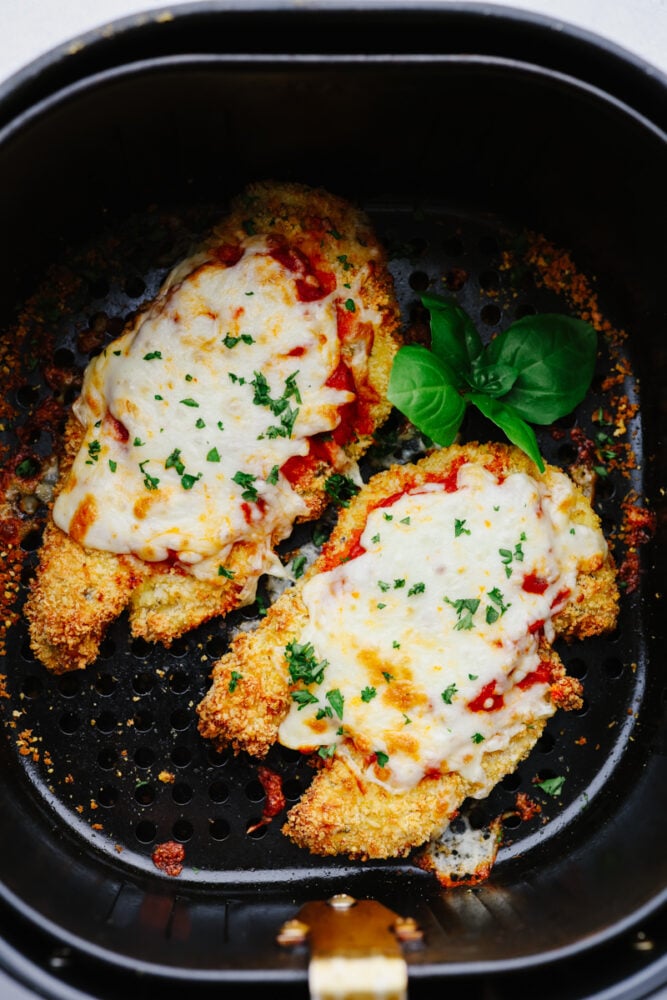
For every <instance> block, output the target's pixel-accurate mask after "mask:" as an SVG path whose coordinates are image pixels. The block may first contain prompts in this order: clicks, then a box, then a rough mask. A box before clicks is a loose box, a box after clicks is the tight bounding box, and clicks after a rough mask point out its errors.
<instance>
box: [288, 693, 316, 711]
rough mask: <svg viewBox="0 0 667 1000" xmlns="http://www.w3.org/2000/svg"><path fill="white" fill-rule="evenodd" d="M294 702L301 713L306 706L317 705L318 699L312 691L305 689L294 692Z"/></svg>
mask: <svg viewBox="0 0 667 1000" xmlns="http://www.w3.org/2000/svg"><path fill="white" fill-rule="evenodd" d="M292 701H295V702H296V704H297V705H298V706H299V708H298V711H299V712H300V711H301V709H302V708H305V707H306V705H314V704H317V698H316V697H315V695H314V694H311V692H310V691H306V689H305V688H300V689H299V690H298V691H292Z"/></svg>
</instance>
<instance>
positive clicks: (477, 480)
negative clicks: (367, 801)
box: [279, 464, 606, 797]
mask: <svg viewBox="0 0 667 1000" xmlns="http://www.w3.org/2000/svg"><path fill="white" fill-rule="evenodd" d="M573 501H574V492H573V486H572V484H571V482H570V481H569V479H568V478H567V477H566V476H565V475H563V474H560V473H559V474H555V475H554V476H553V478H552V481H551V486H550V487H547V486H546V485H545V484H544V483H542V482H537V481H536V480H534V479H532V478H531V477H529V476H527V475H525V474H523V473H516V474H512V475H509V476H508V477H507V478H506V479H505V480H503V481H502V482H498V481H497V479H496V478H495V477H494V476H493V475H492V474H491V473H490V472H488V471H486V470H485V469H483V468H481V467H479V466H477V465H474V464H468V465H464V466H463V467H462V468H461V469H460V470H459V475H458V488H457V489H456V490H455V491H454V492H451V493H448V492H446V491H445V489H444V486H442V485H440V484H435V483H434V484H428V485H426V486H422V487H420V488H418V489H416V490H414V491H412V492H409V493H405V494H403V495H402V496H401V497H400V498H398V499H397V500H396V501H395V502H394V503H393V504H392V505H391V506H390V507H384V508H377V509H375V510H372V511H371V512H370V514H369V516H368V520H367V523H366V526H365V528H364V531H363V533H362V535H361V539H360V541H361V545H362V546H363V548H364V549H365V550H366V551H365V552H364V553H363V554H361V555H359V556H357V557H356V558H354V559H351V560H350V561H348V562H343V563H342V564H341V565H339V566H336V567H335V568H333V569H332V570H330V571H327V572H325V573H322V574H319V575H317V576H314V577H313V578H312V579H310V580H309V581H308V582H307V583H306V584H305V586H304V588H303V592H302V597H303V601H304V604H305V605H306V607H307V609H308V624H307V626H306V627H305V629H304V631H303V633H302V634H301V635H300V637H299V642H300V643H303V644H305V643H310V644H312V647H313V649H314V651H315V655H316V658H317V660H318V661H322V660H326V661H327V666H326V669H325V672H324V679H323V681H322V683H321V685H312V684H311V685H310V687H309V690H310V691H311V693H312V694H313V695H314V696H315V697H316V699H317V701H316V702H315V703H313V704H308V705H306V706H301V707H299V706H298V704H297V703H294V704H293V705H292V707H291V708H290V711H289V713H288V715H287V717H286V719H285V720H284V722H283V723H282V725H281V727H280V732H279V740H280V742H281V743H283V744H284V745H285V746H288V747H293V748H300V749H304V750H305V749H310V748H313V747H317V746H328V747H330V746H332V745H336V752H337V753H338V754H342V755H344V756H346V757H347V759H348V760H349V762H350V764H351V766H352V767H355V768H356V765H355V764H354V763H353V762H352V760H351V758H350V757H349V755H348V754H347V746H348V743H347V741H346V740H347V739H349V740H350V741H351V742H352V743H353V744H354V746H355V747H356V749H357V751H359V752H361V754H362V755H366V756H367V757H368V758H369V761H370V762H369V764H368V767H367V768H366V770H365V771H364V773H363V776H364V777H365V778H366V779H368V780H371V781H378V782H379V783H381V784H383V785H385V786H386V787H388V788H389V789H393V790H403V789H407V788H410V787H412V786H414V785H415V784H416V783H417V782H418V781H419V780H420V779H421V778H422V777H423V776H424V774H426V773H428V772H429V771H431V770H434V771H435V772H436V773H445V772H448V771H457V772H459V773H461V774H462V775H463V776H464V777H465V778H466V779H468V780H469V781H471V782H473V783H476V784H477V792H476V794H477V795H478V796H479V797H482V796H483V795H485V794H487V793H488V791H489V790H490V786H489V784H488V782H487V779H486V777H485V775H484V772H483V770H482V767H481V761H482V758H483V755H484V754H486V753H489V752H491V751H495V750H500V749H503V748H505V747H507V745H508V743H509V741H510V739H511V737H512V736H513V735H514V734H516V733H518V732H520V731H521V730H523V729H524V727H525V726H526V725H530V723H531V722H532V721H534V720H536V719H540V718H544V717H548V716H550V715H552V714H553V712H554V710H555V709H554V706H553V704H552V702H551V701H550V700H549V699H548V697H547V693H548V684H547V683H546V682H540V683H534V684H530V685H527V686H525V687H524V688H523V689H521V688H519V687H517V684H518V682H519V681H521V680H522V679H523V678H525V677H526V676H527V675H528V674H530V673H532V672H533V671H535V670H536V669H537V667H538V666H539V663H540V657H539V654H538V642H539V638H538V634H537V633H538V631H539V629H540V628H541V627H542V626H541V625H540V624H539V623H542V622H543V623H544V631H545V633H546V635H547V638H549V637H552V636H553V626H552V624H551V618H552V616H553V614H554V611H555V610H557V609H558V607H559V606H562V603H563V601H564V600H565V596H564V594H565V592H566V591H573V590H574V588H575V584H576V576H577V566H578V564H579V563H580V562H581V561H582V560H584V559H587V558H589V557H595V556H596V555H598V554H600V555H604V554H605V553H606V543H605V540H604V537H603V536H602V534H601V532H600V531H598V530H596V529H593V528H590V527H587V526H583V525H580V524H574V523H573V522H572V521H571V520H570V511H571V509H572V505H573ZM529 574H536V575H537V576H539V577H540V579H541V580H543V581H545V583H546V588H545V590H544V592H543V593H542V594H536V593H530V592H528V591H527V590H526V589H524V587H523V586H522V585H523V583H524V580H525V578H526V576H527V575H529ZM494 598H495V599H494ZM461 601H472V602H473V604H472V605H468V606H463V605H461V604H457V602H461ZM475 601H478V602H479V604H478V605H477V606H475V605H474V602H475ZM473 607H474V608H475V610H474V612H473V611H472V610H471V609H472V608H473ZM468 626H469V627H468ZM531 626H536V628H535V629H534V634H533V633H531V631H530V627H531ZM493 682H495V688H493V687H492V688H491V690H492V691H493V692H494V694H495V695H502V699H503V701H502V706H501V707H498V702H497V701H496V706H495V709H494V701H493V699H492V698H489V699H488V700H487V701H486V702H485V710H481V711H474V710H472V709H471V708H470V707H469V703H470V702H474V701H475V699H478V698H479V696H480V693H481V692H482V691H483V689H484V688H486V687H487V685H489V684H493ZM330 691H338V692H340V695H342V697H343V699H344V702H343V705H344V708H343V714H342V719H341V718H340V717H339V716H338V714H337V712H336V711H335V710H334V709H335V706H336V705H337V704H338V705H340V700H339V699H338V698H337V697H336V696H334V699H333V701H332V700H331V699H327V697H326V696H327V693H328V692H330ZM362 692H366V693H365V698H366V699H370V700H365V698H364V696H362ZM372 692H374V695H373V696H372V697H370V695H371V693H372ZM332 705H333V709H332ZM318 715H319V716H320V718H318ZM378 752H379V753H380V761H384V758H383V757H382V755H384V754H386V758H387V759H386V763H385V766H379V767H378V763H377V762H376V761H375V760H374V759H373V755H375V754H377V753H378Z"/></svg>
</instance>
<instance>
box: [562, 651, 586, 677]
mask: <svg viewBox="0 0 667 1000" xmlns="http://www.w3.org/2000/svg"><path fill="white" fill-rule="evenodd" d="M567 672H568V674H569V675H570V676H571V677H576V678H578V679H579V680H582V678H584V677H585V676H586V673H587V672H588V664H587V663H586V661H585V660H582V659H581V658H580V657H578V656H575V657H573V659H571V660H569V661H568V664H567Z"/></svg>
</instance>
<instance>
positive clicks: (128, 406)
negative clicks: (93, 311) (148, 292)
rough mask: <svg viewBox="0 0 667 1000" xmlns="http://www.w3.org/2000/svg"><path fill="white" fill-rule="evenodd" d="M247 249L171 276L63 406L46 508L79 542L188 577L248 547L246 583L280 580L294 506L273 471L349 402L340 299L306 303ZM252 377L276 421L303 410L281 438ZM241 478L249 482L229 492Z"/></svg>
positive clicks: (301, 508) (208, 572) (274, 264)
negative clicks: (56, 470) (76, 428)
mask: <svg viewBox="0 0 667 1000" xmlns="http://www.w3.org/2000/svg"><path fill="white" fill-rule="evenodd" d="M242 246H243V249H244V253H243V256H242V257H241V259H240V260H239V261H238V262H237V263H236V264H234V265H233V266H231V267H226V266H224V265H222V264H219V263H214V262H211V261H208V260H204V259H202V258H201V256H199V257H195V258H192V259H191V261H190V268H189V270H188V268H187V267H185V266H184V265H179V267H178V268H177V269H176V270H175V271H174V272H173V273H172V275H171V276H170V277H169V278H168V279H167V282H166V283H165V286H164V288H163V291H162V294H161V295H160V297H159V298H158V299H157V301H156V302H155V303H154V304H153V305H152V306H151V308H150V309H149V310H148V312H147V313H146V314H144V315H143V317H141V319H140V322H139V323H138V324H137V325H136V326H135V327H134V328H132V329H130V330H128V331H127V332H126V333H124V334H123V335H122V336H121V337H120V338H118V339H117V340H116V341H115V342H114V343H113V344H111V345H110V346H109V347H107V348H106V350H105V351H104V352H103V354H101V355H99V356H98V357H97V358H95V359H94V360H93V361H92V362H91V364H90V365H89V366H88V368H87V370H86V373H85V378H84V383H83V389H82V393H81V396H80V398H79V399H78V400H77V402H76V403H75V406H74V409H75V413H76V415H77V417H78V419H79V420H80V421H81V423H82V424H83V425H84V426H85V428H86V433H85V439H84V442H83V445H82V447H81V449H80V451H79V453H78V455H77V457H76V459H75V461H74V465H73V469H72V473H71V475H70V477H69V479H68V481H67V483H66V485H65V487H64V489H63V490H62V492H61V493H60V495H59V496H58V499H57V501H56V504H55V507H54V513H53V516H54V520H55V522H56V524H57V525H58V526H59V527H60V528H62V529H63V530H64V531H66V532H68V533H70V534H72V536H73V537H75V538H76V540H77V541H79V542H81V543H82V544H85V545H87V546H89V547H91V548H97V549H104V550H107V551H110V552H116V553H134V554H135V555H137V556H139V557H140V558H141V559H144V560H147V561H156V560H164V559H167V558H168V557H170V555H173V554H174V553H175V554H176V555H177V557H178V559H179V560H180V562H181V564H184V565H185V567H186V568H188V569H189V571H190V572H192V573H193V574H194V575H195V576H197V577H199V578H201V579H210V580H215V579H218V580H223V579H224V575H223V576H220V575H219V567H220V566H224V562H225V559H226V558H227V557H228V555H229V552H230V550H231V548H232V546H233V545H234V544H235V543H236V542H239V541H243V542H245V543H246V544H247V550H248V558H249V561H250V566H249V572H250V575H251V577H252V576H254V577H255V578H257V577H258V576H259V575H260V574H261V573H263V572H272V573H276V574H282V573H284V570H283V567H282V564H281V563H280V561H279V560H278V558H277V557H276V556H275V555H274V554H273V551H272V546H273V545H274V544H275V543H276V542H277V541H279V540H280V539H282V538H284V537H286V536H287V534H288V533H289V531H290V530H291V527H292V525H293V522H294V520H295V518H296V517H297V516H299V515H301V514H303V513H304V512H305V505H304V503H303V501H302V500H301V498H300V497H299V496H298V494H297V493H296V492H295V491H294V490H293V489H292V487H291V485H290V483H289V482H288V481H287V479H286V478H285V477H284V476H283V475H281V474H279V470H280V469H281V468H282V466H283V465H284V463H285V462H286V461H287V460H288V459H289V458H291V457H292V456H295V455H305V454H307V452H308V438H309V437H310V436H311V435H314V434H318V433H321V432H328V431H331V430H332V429H333V428H334V427H335V426H336V425H337V424H338V422H339V420H340V415H339V410H338V407H339V406H340V405H341V404H343V403H346V402H348V401H350V399H351V398H353V397H352V395H351V393H349V392H347V391H343V390H339V389H335V388H331V387H329V386H327V385H326V384H325V383H326V381H327V379H328V377H329V376H330V375H331V373H332V371H333V370H334V369H335V368H336V365H337V364H338V361H339V357H340V343H339V339H338V332H337V322H336V302H337V300H340V294H341V293H340V292H338V293H337V292H336V290H334V291H333V292H331V293H330V294H328V295H326V296H325V297H323V298H321V299H319V300H317V301H314V302H302V301H300V300H299V299H298V297H297V294H296V290H295V282H294V277H295V275H294V274H291V273H290V272H289V271H288V270H286V268H285V267H284V266H283V265H282V264H281V263H279V262H278V261H277V260H275V259H274V258H273V257H271V256H270V255H269V253H268V251H269V247H268V245H267V243H266V241H265V240H264V239H263V238H261V237H251V238H248V239H246V240H245V242H244V243H243V244H242ZM358 281H359V278H357V283H355V286H354V287H353V288H352V289H344V290H343V291H344V292H345V298H346V299H347V298H349V297H350V296H351V297H353V298H354V296H355V291H358ZM356 305H357V311H358V312H359V313H360V314H361V316H362V317H364V318H366V319H368V318H371V317H369V316H366V315H365V310H364V309H363V307H362V304H361V303H360V301H359V298H358V297H357V298H356ZM258 373H259V375H260V378H259V380H258ZM262 379H264V380H265V384H266V386H267V387H268V390H267V391H268V395H269V397H270V399H271V400H273V401H276V400H280V399H285V401H286V403H287V407H288V408H286V409H285V410H284V411H283V413H284V414H286V415H289V412H290V409H291V410H292V411H294V410H298V413H297V415H296V418H295V420H294V423H293V426H292V427H291V428H290V430H291V433H287V434H284V435H283V434H282V433H276V429H278V430H280V429H281V428H282V429H283V430H284V428H285V425H284V424H283V423H281V414H280V413H276V412H275V411H274V410H272V408H271V406H270V405H267V404H266V403H262V402H261V401H258V400H257V398H256V390H257V389H258V381H260V382H261V380H262ZM253 382H254V383H255V384H254V385H253V384H252V383H253ZM260 395H261V394H260ZM264 398H265V399H266V394H264ZM109 415H111V417H112V418H115V420H114V419H110V417H109ZM115 421H119V422H120V424H122V425H123V427H124V428H125V429H126V431H127V439H126V440H122V437H123V434H122V433H119V425H118V424H117V423H116V422H115ZM272 428H273V429H272ZM120 431H121V432H122V428H120ZM238 473H241V474H242V477H250V478H249V479H248V478H245V479H244V480H243V481H242V482H235V481H234V479H235V476H236V477H237V478H238V476H237V474H238ZM248 487H250V493H249V495H248ZM253 491H256V494H257V497H258V501H259V502H255V501H254V500H253V496H254V493H253ZM244 493H246V496H245V497H244V496H243V494H244Z"/></svg>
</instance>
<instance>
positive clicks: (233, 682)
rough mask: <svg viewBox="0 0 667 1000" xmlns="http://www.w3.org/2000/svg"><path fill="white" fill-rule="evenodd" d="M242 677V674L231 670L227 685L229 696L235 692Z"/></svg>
mask: <svg viewBox="0 0 667 1000" xmlns="http://www.w3.org/2000/svg"><path fill="white" fill-rule="evenodd" d="M242 677H243V674H240V673H239V672H238V670H232V673H231V677H230V678H229V684H228V685H227V690H228V691H229V693H230V694H233V693H234V691H236V686H237V684H238V682H239V681H240V680H241V678H242Z"/></svg>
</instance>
